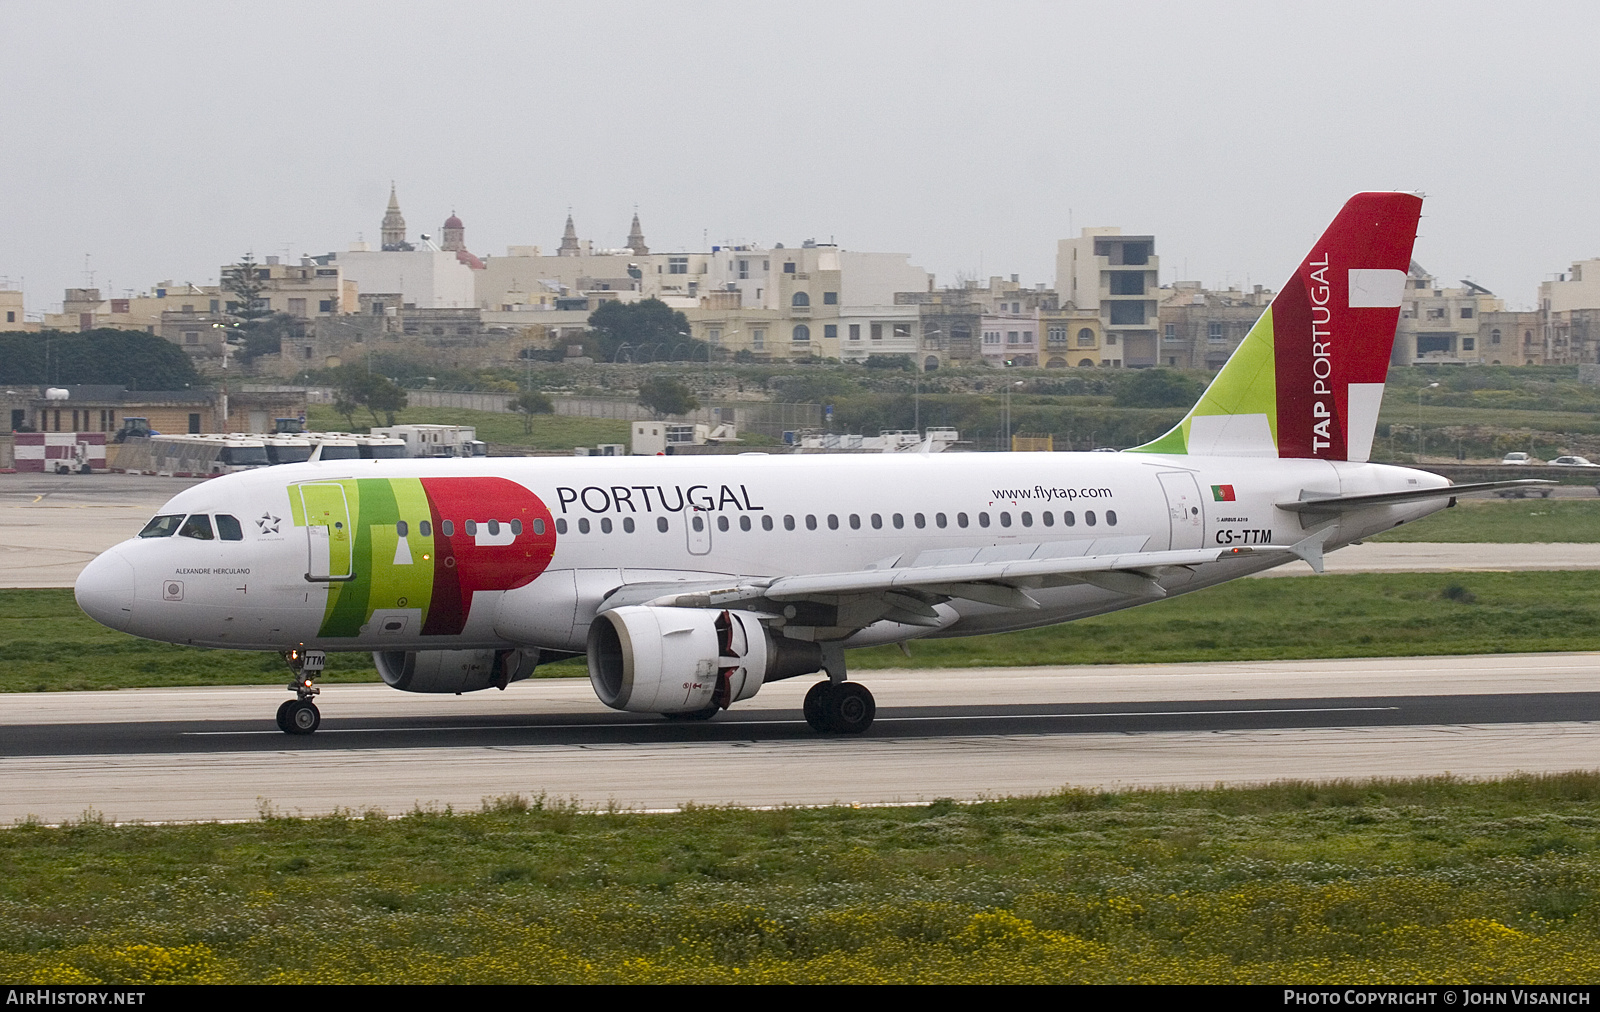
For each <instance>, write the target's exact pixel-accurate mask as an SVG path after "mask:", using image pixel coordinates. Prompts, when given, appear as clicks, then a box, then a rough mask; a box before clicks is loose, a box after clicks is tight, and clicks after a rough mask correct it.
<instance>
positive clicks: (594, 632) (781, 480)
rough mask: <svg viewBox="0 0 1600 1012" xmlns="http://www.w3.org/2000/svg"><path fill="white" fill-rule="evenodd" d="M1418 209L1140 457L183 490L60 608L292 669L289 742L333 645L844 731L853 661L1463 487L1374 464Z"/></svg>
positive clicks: (1361, 242)
mask: <svg viewBox="0 0 1600 1012" xmlns="http://www.w3.org/2000/svg"><path fill="white" fill-rule="evenodd" d="M1421 206H1422V201H1421V199H1420V198H1418V197H1416V196H1413V195H1411V194H1405V193H1361V194H1357V195H1356V196H1355V197H1352V198H1351V199H1350V200H1349V202H1348V203H1346V204H1345V206H1344V208H1343V209H1342V210H1341V211H1340V212H1339V215H1338V217H1337V218H1335V219H1334V221H1333V224H1332V225H1330V226H1329V228H1328V230H1327V232H1326V233H1325V234H1324V235H1323V236H1322V238H1321V239H1319V240H1318V241H1317V243H1316V245H1314V246H1313V247H1312V249H1311V252H1310V253H1309V254H1308V255H1307V256H1306V258H1305V260H1304V261H1303V262H1302V263H1301V264H1300V266H1299V268H1298V269H1297V270H1296V271H1295V272H1294V276H1293V277H1292V278H1291V279H1290V280H1289V283H1288V284H1286V285H1284V286H1283V289H1282V291H1281V292H1280V293H1279V294H1278V296H1277V298H1276V299H1274V301H1273V303H1272V305H1271V306H1270V307H1269V308H1268V309H1267V310H1266V312H1265V313H1264V314H1263V315H1262V317H1261V319H1260V320H1259V321H1258V322H1257V323H1256V325H1255V326H1254V328H1253V329H1252V330H1251V331H1250V333H1249V335H1248V336H1247V337H1246V338H1245V340H1244V342H1243V343H1242V344H1241V345H1240V346H1239V348H1238V349H1237V351H1235V352H1234V354H1233V356H1232V357H1231V358H1230V359H1229V360H1228V362H1227V364H1226V365H1225V366H1224V367H1223V369H1222V370H1221V372H1220V373H1218V375H1217V377H1216V379H1215V380H1214V381H1213V382H1212V383H1211V385H1210V387H1209V388H1208V389H1207V390H1206V391H1205V394H1204V395H1203V396H1202V397H1201V398H1200V401H1199V403H1197V404H1196V405H1195V406H1194V407H1193V408H1192V409H1190V411H1189V413H1188V415H1187V416H1185V417H1184V419H1183V420H1182V421H1181V422H1180V423H1179V424H1178V425H1177V426H1176V427H1174V428H1173V429H1172V430H1171V431H1170V432H1168V433H1167V434H1166V435H1164V436H1161V437H1160V438H1159V439H1156V440H1154V441H1153V442H1150V443H1147V444H1145V445H1143V446H1139V447H1135V448H1133V449H1132V450H1130V451H1125V452H1123V453H1049V454H1046V453H969V454H931V453H902V454H884V455H862V456H855V455H849V456H844V455H840V456H830V455H816V456H795V455H775V456H764V455H737V456H721V457H715V456H691V457H634V458H626V457H623V458H601V459H594V458H570V459H566V460H556V459H518V458H496V459H484V458H477V459H444V460H360V461H350V460H340V461H317V462H311V463H306V464H290V465H281V466H278V467H272V468H263V469H261V470H256V471H249V472H244V473H240V474H234V475H229V476H226V477H222V478H218V479H216V480H213V481H209V482H207V483H205V484H204V485H200V486H197V487H194V488H191V489H188V490H186V491H184V492H182V493H180V494H179V495H177V496H174V497H173V499H172V500H171V501H170V502H169V503H167V505H166V506H165V507H163V509H162V511H161V514H160V515H159V516H157V517H156V518H155V519H153V520H151V521H150V523H149V525H148V526H147V527H145V529H144V530H143V531H142V532H141V533H140V534H139V536H138V537H136V538H134V539H132V540H130V541H127V542H124V543H123V544H121V545H118V546H117V547H115V548H112V549H111V550H109V551H107V552H105V553H104V554H102V555H100V556H99V557H98V558H96V559H95V560H94V561H93V562H92V563H90V564H89V566H88V568H86V569H85V570H84V571H83V574H82V575H81V576H80V577H79V579H78V582H77V599H78V603H79V605H80V606H81V607H82V608H83V610H84V611H85V612H87V613H88V614H89V615H90V616H91V617H93V618H94V619H96V620H97V621H99V622H101V623H103V624H105V625H107V626H110V627H111V628H113V629H118V630H122V631H125V632H129V633H132V634H134V635H136V636H143V637H147V638H149V639H155V640H164V641H167V642H172V643H188V644H196V645H202V646H209V647H227V648H235V649H240V650H277V651H282V652H283V654H284V656H285V658H286V659H287V660H288V662H289V665H290V668H291V669H292V670H293V672H294V681H293V682H292V683H291V685H290V688H291V689H293V690H294V692H295V697H294V698H292V699H289V700H287V701H286V702H285V703H284V704H283V706H282V707H281V708H280V709H279V711H278V725H279V726H280V727H281V728H282V729H283V730H285V731H287V732H289V733H291V734H309V733H311V732H312V731H314V730H316V728H317V726H318V724H319V722H320V719H321V718H320V714H319V713H318V710H317V707H316V705H315V703H314V697H315V695H316V693H317V685H316V676H317V674H318V673H319V672H320V671H321V669H322V663H323V660H324V658H325V654H326V652H327V651H341V650H345V651H370V652H371V653H372V655H373V658H374V660H375V661H376V663H377V668H378V671H379V673H380V674H381V675H382V676H383V679H384V681H385V682H387V683H388V684H389V685H391V686H393V687H394V688H396V689H402V690H405V691H409V692H449V693H460V692H468V691H473V690H478V689H485V688H488V687H490V686H497V687H499V688H505V686H506V685H507V684H508V683H510V682H512V681H516V680H518V679H521V678H526V677H527V676H528V675H529V673H530V672H531V671H532V670H533V668H534V666H535V665H537V664H538V663H539V662H540V660H541V659H544V660H549V659H553V658H559V657H567V656H573V655H575V654H587V656H588V664H589V678H590V682H591V683H592V684H593V687H594V691H595V694H596V695H597V696H599V698H600V701H601V702H603V703H605V704H606V705H607V706H610V707H614V708H616V709H619V710H630V711H636V712H643V713H658V714H663V715H665V716H668V717H677V718H685V719H704V718H708V717H711V716H713V715H715V714H716V713H717V712H718V711H719V710H721V709H723V708H725V707H728V706H733V705H735V704H737V703H738V702H739V701H740V700H744V699H749V698H750V697H751V696H754V695H755V694H756V692H758V691H759V690H760V688H761V686H762V685H763V684H765V683H767V682H770V681H774V680H776V679H781V678H790V677H794V676H798V675H809V674H813V673H817V672H821V673H825V675H826V678H825V680H821V681H818V682H817V684H816V685H815V686H814V687H813V688H812V689H811V691H810V693H809V694H808V695H807V696H806V701H805V715H806V719H807V720H808V721H809V722H810V724H811V725H812V726H813V727H814V728H816V729H817V730H818V731H822V732H831V733H851V732H860V731H864V730H866V728H867V727H868V726H869V725H870V724H871V723H872V720H873V713H874V705H873V700H872V695H871V693H869V692H868V691H867V690H866V688H864V687H863V686H861V685H860V684H859V683H856V682H852V681H848V680H846V674H845V663H844V651H845V649H846V648H849V647H858V646H870V645H875V644H883V643H900V642H904V641H907V640H912V639H917V638H919V637H925V636H926V637H942V636H971V635H977V634H981V633H994V632H1004V631H1008V630H1014V629H1027V628H1030V627H1034V626H1042V625H1050V624H1052V623H1057V622H1067V621H1070V620H1072V619H1076V618H1083V617H1085V616H1088V615H1098V614H1102V613H1104V612H1109V611H1115V610H1117V609H1120V608H1128V607H1132V606H1134V605H1139V604H1146V603H1149V602H1152V601H1156V600H1158V599H1160V598H1164V597H1167V596H1170V595H1173V594H1186V593H1189V592H1191V591H1196V590H1200V589H1203V588H1205V587H1210V586H1213V585H1215V584H1218V583H1222V582H1224V581H1226V580H1233V579H1237V578H1238V577H1242V576H1247V575H1249V574H1251V573H1256V572H1260V571H1261V570H1264V569H1268V568H1270V567H1272V566H1278V565H1282V564H1284V563H1285V562H1288V561H1291V560H1293V559H1296V558H1299V559H1304V560H1306V561H1308V562H1309V563H1311V565H1312V566H1313V567H1314V568H1316V569H1318V570H1319V571H1320V569H1321V564H1322V556H1323V553H1324V552H1326V551H1328V550H1331V549H1334V548H1338V547H1341V546H1343V545H1347V544H1349V543H1350V542H1352V541H1356V540H1358V539H1360V538H1363V537H1366V536H1369V535H1371V534H1374V533H1376V532H1378V531H1382V530H1385V529H1387V528H1390V527H1393V526H1395V525H1397V524H1400V523H1404V522H1407V521H1411V520H1416V519H1418V518H1419V517H1423V516H1426V515H1427V514H1429V513H1432V512H1434V511H1435V510H1438V509H1442V508H1444V507H1445V506H1446V505H1447V504H1448V503H1449V500H1450V497H1451V496H1452V495H1454V494H1457V493H1459V492H1462V491H1467V490H1475V489H1476V488H1478V487H1480V486H1451V485H1450V483H1449V482H1448V481H1447V480H1446V479H1445V478H1442V477H1440V476H1438V475H1435V474H1430V473H1428V472H1425V471H1416V470H1411V469H1407V468H1401V467H1391V466H1386V465H1381V464H1372V463H1368V455H1369V452H1370V451H1371V449H1372V439H1373V432H1374V429H1375V427H1376V425H1377V420H1378V407H1379V404H1380V402H1381V401H1382V398H1383V383H1384V376H1385V373H1386V371H1387V368H1388V362H1389V351H1390V346H1391V344H1392V343H1393V340H1394V333H1395V324H1396V321H1397V319H1398V315H1399V311H1400V301H1401V296H1402V293H1403V290H1404V285H1405V279H1406V271H1407V268H1408V266H1409V264H1410V260H1411V246H1412V242H1413V240H1414V239H1415V236H1416V226H1417V220H1418V216H1419V215H1420V213H1421ZM1506 484H1514V483H1492V485H1493V486H1494V487H1499V486H1502V485H1506Z"/></svg>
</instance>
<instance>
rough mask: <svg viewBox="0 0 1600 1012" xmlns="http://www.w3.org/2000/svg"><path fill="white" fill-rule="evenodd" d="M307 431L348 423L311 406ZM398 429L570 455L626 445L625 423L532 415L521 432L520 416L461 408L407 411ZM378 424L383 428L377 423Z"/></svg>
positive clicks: (363, 422) (365, 421)
mask: <svg viewBox="0 0 1600 1012" xmlns="http://www.w3.org/2000/svg"><path fill="white" fill-rule="evenodd" d="M306 421H307V424H308V426H309V427H310V428H312V429H314V430H317V431H323V430H329V429H332V430H336V431H342V430H344V429H346V428H347V427H348V425H349V423H348V422H347V421H346V419H345V417H344V416H343V415H341V414H338V413H336V412H335V411H334V410H333V408H332V407H331V406H329V405H326V404H313V405H311V407H310V409H309V410H308V411H307V413H306ZM395 421H396V422H398V423H400V424H402V425H409V424H437V425H472V426H475V427H476V428H477V430H478V438H479V439H481V440H483V441H484V442H486V443H506V444H509V445H512V446H525V447H527V448H528V449H530V450H549V451H564V452H566V453H571V452H572V448H573V447H575V446H596V445H598V444H600V443H626V442H627V441H628V423H627V422H624V421H618V420H616V419H612V418H570V417H567V416H566V415H534V416H533V418H532V419H531V423H532V428H533V431H532V432H524V431H523V418H522V416H521V415H508V414H501V413H500V412H497V411H468V410H466V409H464V408H407V409H406V410H404V411H402V412H400V413H399V414H398V415H396V416H395ZM379 424H383V423H382V422H380V423H379ZM371 425H372V418H371V417H370V416H368V415H364V414H361V413H359V412H358V413H357V414H356V427H357V428H360V429H363V430H365V429H367V428H369V427H370V426H371Z"/></svg>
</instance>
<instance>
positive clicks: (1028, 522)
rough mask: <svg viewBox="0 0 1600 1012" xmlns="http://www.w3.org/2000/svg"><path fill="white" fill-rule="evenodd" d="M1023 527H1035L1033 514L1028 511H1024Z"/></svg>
mask: <svg viewBox="0 0 1600 1012" xmlns="http://www.w3.org/2000/svg"><path fill="white" fill-rule="evenodd" d="M1022 526H1024V527H1032V526H1033V514H1032V513H1029V512H1028V511H1027V510H1023V511H1022Z"/></svg>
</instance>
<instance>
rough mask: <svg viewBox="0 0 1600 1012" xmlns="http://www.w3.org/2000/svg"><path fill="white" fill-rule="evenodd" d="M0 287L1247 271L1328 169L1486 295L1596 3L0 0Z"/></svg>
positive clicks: (1564, 246) (1586, 245) (1566, 218)
mask: <svg viewBox="0 0 1600 1012" xmlns="http://www.w3.org/2000/svg"><path fill="white" fill-rule="evenodd" d="M0 21H3V23H4V24H5V26H6V35H7V37H8V38H7V45H6V47H5V48H6V57H5V59H4V60H3V61H0V279H4V278H9V279H11V280H12V281H13V282H15V281H17V280H18V279H24V278H25V279H26V290H27V293H28V308H29V310H30V312H35V311H40V310H47V309H51V308H53V304H54V303H58V302H59V301H60V299H61V289H62V288H64V287H66V286H68V285H74V286H75V285H81V284H83V283H84V255H85V254H86V253H87V254H90V255H91V263H90V266H91V269H92V270H93V271H94V272H95V280H96V283H97V284H98V285H100V286H101V287H102V288H105V287H107V283H108V282H109V283H110V285H112V286H115V289H116V290H117V293H118V294H121V293H122V292H123V290H125V289H130V288H132V289H143V288H146V287H149V286H150V285H152V284H153V283H154V282H156V281H159V280H162V279H164V278H172V279H173V280H176V281H180V282H181V281H185V280H192V281H195V282H197V283H214V282H215V280H216V275H217V268H218V265H219V264H221V263H223V262H230V261H232V260H234V259H236V258H237V257H238V256H239V255H240V254H241V253H243V252H245V251H246V250H254V251H255V252H256V253H257V254H258V255H267V254H280V253H283V252H285V251H287V252H289V253H291V254H295V255H298V254H299V253H302V252H326V251H328V250H342V249H344V248H346V246H347V245H348V244H349V243H350V242H351V241H353V240H355V239H356V238H357V237H358V236H364V237H365V238H367V239H368V240H374V241H375V240H376V239H377V232H378V222H379V220H380V219H381V217H382V214H383V208H384V203H385V200H386V199H387V196H388V187H389V180H390V179H391V178H392V179H394V180H396V181H397V182H398V184H399V188H400V198H401V204H402V207H403V209H404V211H405V215H406V220H407V223H408V225H409V226H410V229H411V231H412V233H413V235H414V234H415V233H417V232H424V231H426V232H435V231H436V230H437V228H438V225H439V223H440V222H441V221H443V220H444V218H445V217H446V216H447V215H448V214H449V213H450V212H451V210H452V209H454V210H455V211H457V212H458V213H459V214H460V215H461V217H462V218H463V219H464V221H465V223H466V226H467V244H468V246H469V247H470V248H471V249H472V250H473V251H474V252H477V253H479V254H485V253H487V254H491V255H500V254H503V253H504V252H505V247H506V246H507V245H511V244H518V245H520V244H539V245H542V246H543V247H545V249H546V250H547V251H549V250H552V249H553V247H554V246H555V244H556V242H557V240H558V239H559V237H560V234H561V227H562V222H563V219H564V218H565V216H566V213H567V209H568V207H569V206H570V207H571V208H572V213H573V215H574V217H575V218H576V220H577V225H578V230H579V234H580V235H581V236H583V237H584V238H592V239H594V240H595V241H596V242H597V243H598V244H599V245H602V246H613V245H621V243H622V241H623V238H624V236H625V235H626V234H627V227H628V220H629V216H630V215H631V214H632V211H633V208H634V206H635V205H636V204H637V205H638V208H639V213H640V216H641V218H642V219H643V223H644V230H645V234H646V236H647V238H648V239H649V241H650V244H651V246H652V247H653V248H655V249H657V250H669V249H673V250H675V249H699V248H702V246H703V244H704V243H705V242H706V241H709V242H711V243H718V242H726V241H752V242H759V243H769V244H770V243H774V242H784V243H787V244H796V243H799V242H800V241H802V240H804V239H807V238H817V239H819V240H823V241H826V240H828V239H830V238H831V239H834V240H836V241H837V242H838V243H840V244H841V245H842V246H844V247H846V248H849V249H859V250H885V251H897V252H905V253H909V254H911V256H912V262H913V263H917V264H920V265H922V266H925V267H927V268H928V269H930V270H932V271H935V272H936V273H937V274H938V277H939V280H940V283H948V282H951V281H952V280H954V278H955V277H956V276H957V275H958V273H959V274H966V275H969V276H988V275H990V274H1011V273H1017V274H1020V275H1021V276H1022V280H1023V281H1024V282H1027V283H1030V284H1031V283H1035V282H1040V281H1044V282H1053V280H1054V258H1055V240H1056V239H1058V238H1063V237H1065V236H1067V235H1069V234H1071V233H1070V232H1069V228H1070V227H1073V226H1076V227H1082V226H1084V225H1102V224H1108V225H1120V226H1122V227H1123V229H1124V230H1125V231H1130V232H1150V233H1154V234H1155V235H1156V237H1157V252H1158V253H1159V254H1160V255H1161V258H1162V271H1161V277H1162V281H1163V283H1166V282H1170V281H1172V280H1174V279H1177V278H1179V277H1183V278H1193V279H1198V280H1203V281H1205V282H1207V283H1212V284H1220V283H1222V282H1224V281H1231V282H1234V283H1242V282H1245V281H1246V280H1248V281H1250V282H1253V283H1256V284H1267V285H1271V286H1274V287H1276V286H1277V285H1278V284H1280V283H1281V281H1282V280H1283V278H1284V277H1286V276H1287V275H1288V273H1289V271H1290V270H1291V269H1292V268H1293V266H1294V265H1295V264H1296V263H1297V262H1298V260H1299V259H1300V257H1301V256H1302V255H1303V254H1304V252H1305V251H1306V249H1307V248H1308V247H1309V244H1310V242H1311V241H1312V240H1313V239H1314V238H1315V237H1316V235H1317V234H1318V233H1319V232H1320V230H1321V229H1322V228H1323V227H1324V226H1325V225H1326V223H1327V221H1328V220H1329V219H1330V218H1331V217H1332V215H1333V214H1334V212H1335V211H1336V210H1337V209H1338V206H1339V205H1340V203H1341V202H1342V201H1343V200H1344V199H1345V197H1347V196H1348V195H1349V194H1351V193H1353V192H1355V191H1357V190H1363V189H1404V190H1417V191H1422V192H1424V193H1425V194H1426V195H1427V198H1428V200H1427V203H1426V204H1425V205H1424V210H1423V213H1424V218H1423V221H1422V230H1421V231H1422V235H1421V238H1420V239H1419V241H1418V243H1417V251H1416V256H1417V259H1418V260H1419V261H1421V262H1422V263H1423V265H1424V266H1426V267H1427V268H1428V269H1430V270H1431V271H1433V272H1434V273H1435V274H1437V275H1439V276H1441V277H1442V278H1444V279H1445V280H1447V281H1448V282H1451V283H1454V281H1455V280H1456V279H1458V278H1466V277H1470V278H1472V279H1474V280H1476V281H1477V282H1479V283H1480V284H1483V285H1486V286H1487V287H1489V288H1491V289H1493V290H1494V291H1495V292H1497V293H1499V294H1501V295H1502V296H1504V297H1505V298H1506V299H1507V300H1508V302H1510V303H1511V304H1512V305H1513V306H1514V307H1517V306H1531V305H1532V303H1533V301H1534V298H1535V286H1536V285H1537V284H1538V282H1539V281H1540V280H1541V279H1543V278H1546V277H1548V276H1549V275H1550V274H1552V273H1553V272H1556V271H1560V270H1564V269H1565V268H1566V267H1567V265H1568V264H1569V263H1570V262H1571V261H1572V260H1574V259H1581V258H1585V257H1594V256H1600V200H1597V190H1596V186H1597V183H1596V180H1597V178H1600V173H1597V167H1600V142H1597V132H1600V131H1597V115H1596V114H1597V113H1600V108H1597V105H1600V87H1597V84H1600V74H1597V73H1596V68H1595V59H1594V54H1595V48H1596V40H1600V5H1597V4H1594V3H1544V4H1540V3H1523V4H1504V3H1497V4H1490V3H1462V2H1454V3H1399V2H1393V0H1390V2H1385V3H1318V4H1289V3H1263V4H1254V3H1206V4H1162V3H1135V2H1119V3H1106V2H1103V0H1102V2H1095V3H1083V4H1077V3H1043V4H1040V3H967V2H962V3H957V2H945V3H938V2H933V3H929V2H921V3H884V2H873V0H868V2H861V0H856V2H844V3H841V2H832V0H825V2H807V3H799V2H788V3H782V4H764V3H752V2H744V3H690V2H678V3H663V2H651V3H600V2H582V3H503V2H479V3H474V4H470V5H465V4H444V3H403V2H394V0H387V2H382V3H329V2H326V0H323V2H314V3H303V2H299V0H277V2H273V3H269V4H249V5H246V4H229V3H214V2H213V3H180V2H174V3H140V4H129V3H126V2H119V3H67V2H48V3H47V2H31V0H24V2H19V0H0Z"/></svg>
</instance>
